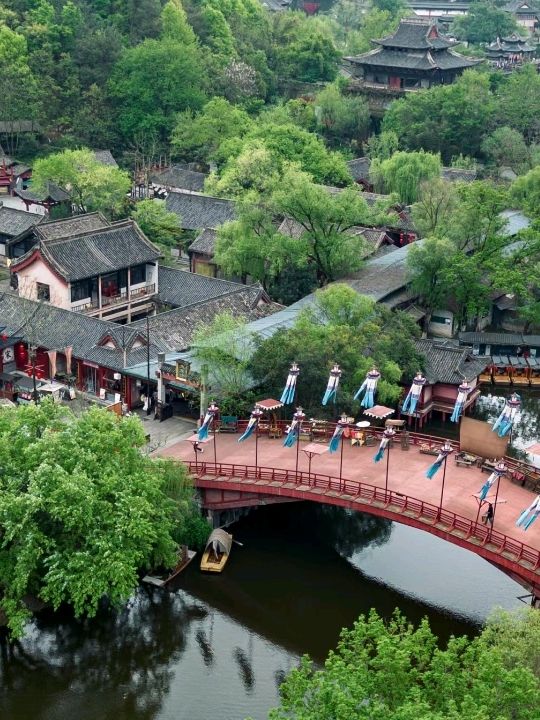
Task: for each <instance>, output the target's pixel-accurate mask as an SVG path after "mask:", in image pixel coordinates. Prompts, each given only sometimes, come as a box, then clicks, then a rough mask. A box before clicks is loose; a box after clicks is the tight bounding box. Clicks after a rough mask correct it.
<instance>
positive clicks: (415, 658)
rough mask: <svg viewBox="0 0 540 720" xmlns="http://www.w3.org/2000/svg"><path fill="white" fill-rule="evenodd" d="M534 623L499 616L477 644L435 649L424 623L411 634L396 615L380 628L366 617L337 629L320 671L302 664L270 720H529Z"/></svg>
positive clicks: (539, 687) (534, 678)
mask: <svg viewBox="0 0 540 720" xmlns="http://www.w3.org/2000/svg"><path fill="white" fill-rule="evenodd" d="M537 616H538V613H537V612H535V611H534V610H530V611H529V612H528V613H527V614H526V615H525V616H524V617H523V615H522V616H521V617H517V616H516V617H513V616H509V615H500V616H499V617H497V618H495V620H494V621H492V622H491V623H489V624H488V626H487V628H486V629H485V630H484V631H483V632H482V633H481V634H480V636H479V637H477V638H474V639H472V640H470V639H469V638H467V637H452V638H450V640H449V641H448V643H447V645H446V646H445V647H440V646H439V643H438V640H437V637H436V636H435V635H434V634H433V632H432V631H431V629H430V627H429V625H428V622H427V620H425V619H424V620H423V621H422V622H421V623H420V624H419V625H418V626H417V627H415V626H414V625H412V624H411V623H409V622H408V621H407V620H406V619H405V618H404V617H403V616H402V615H401V614H400V613H399V611H397V610H396V611H395V612H394V614H393V616H392V618H391V619H389V620H388V621H386V622H385V621H384V620H383V619H382V618H381V617H379V615H377V613H376V612H375V611H374V610H372V611H371V612H370V614H369V615H368V616H361V617H360V618H359V620H357V622H356V623H355V624H354V626H353V627H352V628H351V629H350V630H343V632H342V634H341V638H340V641H339V643H338V646H337V648H336V650H335V651H332V652H330V654H329V656H328V658H327V660H326V662H325V664H324V667H323V668H322V669H320V670H318V669H316V668H315V666H314V665H313V663H312V662H311V661H310V660H309V658H307V657H304V658H303V660H302V663H301V665H300V667H299V668H298V669H296V670H293V671H292V672H291V673H290V674H289V676H288V677H287V679H286V681H285V683H284V684H283V685H282V686H281V688H280V695H281V704H280V706H279V707H278V708H275V709H274V710H272V711H271V713H270V715H269V717H270V720H291V719H294V720H300V719H301V720H331V719H333V718H338V717H339V718H340V720H364V719H365V720H378V719H379V718H380V719H381V720H382V719H383V718H384V720H487V718H500V720H510V718H512V720H533V719H534V718H536V714H537V707H538V703H539V702H540V674H539V671H538V657H539V656H538V644H539V641H540V634H539V625H538V617H537ZM513 633H515V634H513ZM534 643H536V647H535V646H534Z"/></svg>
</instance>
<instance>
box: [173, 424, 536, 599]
mask: <svg viewBox="0 0 540 720" xmlns="http://www.w3.org/2000/svg"><path fill="white" fill-rule="evenodd" d="M237 440H238V436H237V435H219V434H218V435H217V461H218V462H217V465H214V453H213V447H212V445H213V443H212V442H210V443H208V444H207V445H206V447H205V449H204V450H205V452H204V454H199V455H198V458H197V460H198V463H197V468H196V467H195V462H194V453H193V448H192V446H191V444H190V443H188V442H186V441H182V442H179V443H176V444H175V445H172V446H171V447H169V448H167V449H166V450H164V451H162V453H160V454H161V455H162V456H167V457H173V458H176V459H178V460H182V461H184V462H188V463H189V464H190V468H191V470H192V472H193V474H194V475H195V477H196V484H197V485H198V486H199V487H205V488H217V487H220V488H223V489H230V490H235V491H240V492H241V491H244V492H258V493H261V492H264V493H267V494H268V495H278V496H280V497H289V498H298V499H304V500H312V501H315V502H323V503H328V504H333V505H341V506H343V507H349V508H352V509H356V510H359V511H364V512H370V513H372V514H375V515H379V516H382V517H387V518H389V519H392V520H395V521H397V522H402V523H404V524H407V525H411V526H413V527H417V528H420V529H423V530H426V531H428V532H431V533H432V534H435V535H438V536H439V537H442V538H444V539H446V540H448V541H450V542H453V543H455V544H457V545H460V546H462V547H465V548H467V549H469V550H471V551H473V552H475V553H477V554H479V555H481V556H482V557H484V558H486V559H487V560H489V561H490V562H492V563H494V564H496V565H498V566H499V567H501V568H502V569H504V570H505V571H506V572H507V573H509V574H511V575H512V576H514V577H515V579H519V580H520V581H521V582H524V583H525V584H527V585H528V586H530V587H532V588H533V589H534V590H535V593H536V595H540V520H538V521H537V522H536V523H534V524H533V525H532V526H531V528H530V529H529V530H528V531H527V532H525V531H523V530H521V529H520V528H517V527H516V525H515V521H516V519H517V517H518V515H519V514H520V513H521V512H522V510H524V509H525V508H526V507H527V506H528V505H530V503H531V502H532V501H533V499H534V497H535V495H534V494H533V493H532V492H530V491H529V490H526V489H525V488H522V487H519V486H518V485H515V484H513V483H512V482H511V481H510V480H507V479H503V480H502V481H501V485H500V491H499V504H498V505H497V508H496V517H495V527H494V529H493V530H492V531H490V528H486V527H485V526H484V525H483V524H482V523H481V522H476V518H477V512H478V504H477V502H476V500H475V498H474V497H473V495H474V494H477V493H478V492H479V491H480V488H481V487H482V485H483V484H484V482H485V481H486V479H487V477H488V476H487V475H486V474H485V473H482V472H481V471H480V469H478V468H476V467H470V468H469V467H458V466H456V465H455V463H454V460H453V459H452V457H450V458H449V460H448V465H447V470H446V483H445V492H444V500H443V506H442V508H439V507H438V506H439V500H440V494H441V482H442V474H443V469H442V468H441V469H440V470H439V472H438V473H437V475H436V476H435V477H434V479H433V480H428V479H426V477H425V472H426V469H427V468H428V466H429V465H430V464H431V463H432V462H433V460H434V459H435V458H434V457H432V456H429V455H424V454H421V453H420V452H419V450H418V448H417V447H414V446H413V447H411V448H410V449H409V450H408V451H403V450H401V449H400V448H399V447H394V448H393V449H392V451H391V454H390V472H389V482H388V493H386V492H385V489H384V485H385V471H386V458H384V459H383V460H382V461H381V462H380V463H378V464H376V463H374V462H373V455H374V454H375V452H376V451H377V448H376V447H375V448H373V447H365V446H363V447H351V446H350V445H349V443H348V442H347V441H345V444H344V452H343V479H342V480H341V481H340V480H339V478H338V477H337V476H338V475H339V463H340V455H339V452H337V453H335V454H333V455H330V454H328V453H326V454H324V455H320V456H317V457H314V458H313V460H312V465H311V470H312V472H311V474H310V475H308V459H307V457H306V456H305V454H304V453H303V452H302V451H301V449H302V447H305V446H306V443H304V442H301V443H300V454H299V465H298V474H297V473H296V472H295V466H296V447H294V448H286V447H283V440H279V439H276V440H272V439H269V438H268V437H260V438H259V448H258V467H257V468H255V440H254V438H250V439H249V440H247V441H245V442H243V443H238V442H237ZM494 491H495V486H494V487H493V490H492V492H491V493H490V495H491V496H493V495H494ZM501 501H502V502H501Z"/></svg>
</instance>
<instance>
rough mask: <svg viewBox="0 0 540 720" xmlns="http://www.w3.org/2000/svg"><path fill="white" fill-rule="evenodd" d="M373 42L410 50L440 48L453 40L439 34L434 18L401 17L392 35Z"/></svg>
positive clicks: (447, 45) (445, 46) (449, 44)
mask: <svg viewBox="0 0 540 720" xmlns="http://www.w3.org/2000/svg"><path fill="white" fill-rule="evenodd" d="M430 36H431V37H430ZM374 42H376V43H378V44H380V45H383V46H385V47H395V48H403V49H410V50H428V49H430V48H433V49H441V48H447V47H450V46H451V45H455V42H454V41H453V40H449V39H448V38H445V37H443V36H441V35H439V32H438V30H437V26H436V22H435V20H424V19H422V18H417V17H416V18H403V19H402V20H401V21H400V23H399V26H398V28H397V30H396V31H395V32H394V33H393V34H392V35H388V36H387V37H384V38H381V39H380V40H374Z"/></svg>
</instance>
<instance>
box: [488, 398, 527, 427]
mask: <svg viewBox="0 0 540 720" xmlns="http://www.w3.org/2000/svg"><path fill="white" fill-rule="evenodd" d="M520 408H521V397H520V396H519V395H518V394H517V393H512V395H511V396H510V397H509V398H508V399H507V400H506V402H505V404H504V408H503V411H502V413H501V414H500V415H499V417H498V418H497V420H496V421H495V424H494V425H493V428H492V429H493V432H497V430H498V433H497V434H498V436H499V437H501V438H502V437H504V436H505V435H508V433H509V432H510V430H511V428H512V425H513V424H514V422H515V420H516V417H517V414H518V413H519V410H520Z"/></svg>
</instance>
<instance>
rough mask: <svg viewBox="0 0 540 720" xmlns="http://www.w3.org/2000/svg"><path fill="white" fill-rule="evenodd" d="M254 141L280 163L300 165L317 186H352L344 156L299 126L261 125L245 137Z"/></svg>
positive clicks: (264, 123)
mask: <svg viewBox="0 0 540 720" xmlns="http://www.w3.org/2000/svg"><path fill="white" fill-rule="evenodd" d="M252 139H256V140H260V141H262V142H263V143H264V146H265V147H266V148H267V149H268V150H269V151H270V152H271V153H272V155H273V156H274V157H275V158H276V159H278V160H279V161H280V162H282V163H297V164H298V167H299V168H300V170H303V171H304V172H306V173H309V174H310V175H311V176H312V177H313V180H314V181H315V182H319V183H323V184H326V185H328V184H330V185H340V186H341V185H350V184H351V183H352V177H351V174H350V172H349V170H348V168H347V165H346V163H345V160H344V158H343V156H342V155H340V154H339V153H337V152H331V151H329V150H328V149H327V148H326V147H325V145H324V143H323V142H322V140H321V139H320V138H318V137H317V135H315V134H314V133H310V132H308V131H307V130H303V129H302V128H300V127H298V126H297V125H292V124H289V125H287V124H274V123H271V122H270V123H266V122H262V123H258V124H256V125H255V126H254V127H253V129H252V131H251V132H250V133H249V135H248V136H247V137H246V141H250V140H252ZM225 149H226V147H225ZM239 151H240V148H239ZM236 154H238V153H236Z"/></svg>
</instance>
